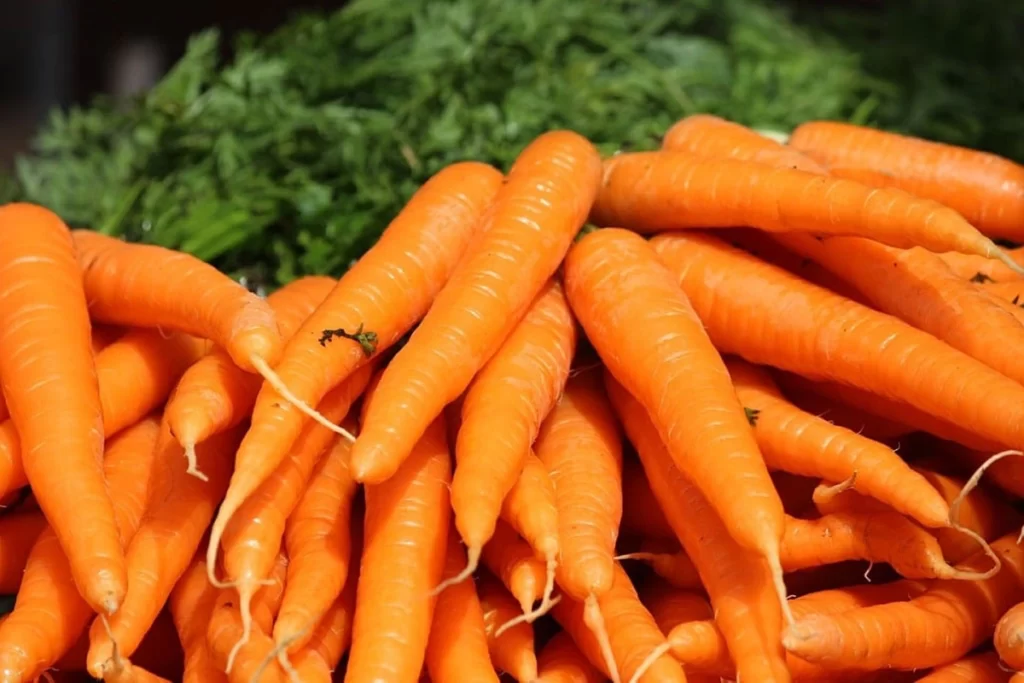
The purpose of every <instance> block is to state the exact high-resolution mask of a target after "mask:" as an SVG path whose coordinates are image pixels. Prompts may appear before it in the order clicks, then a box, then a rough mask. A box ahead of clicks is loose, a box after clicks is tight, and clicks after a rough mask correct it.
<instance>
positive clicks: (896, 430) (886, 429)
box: [775, 373, 914, 442]
mask: <svg viewBox="0 0 1024 683" xmlns="http://www.w3.org/2000/svg"><path fill="white" fill-rule="evenodd" d="M779 374H783V377H782V379H784V380H785V379H790V378H793V379H795V383H794V382H780V384H781V385H782V386H781V388H782V390H783V394H784V395H785V396H786V398H787V399H789V400H790V401H791V402H792V403H793V405H795V406H796V407H798V408H800V410H803V411H804V412H807V413H810V414H811V415H815V416H817V417H820V418H821V419H823V420H828V421H829V422H831V423H832V424H834V425H836V426H838V427H843V428H845V429H849V430H850V431H851V432H856V433H858V434H860V435H862V436H866V437H867V438H869V439H874V440H875V441H884V442H889V441H891V440H894V439H898V438H899V437H901V436H906V435H908V434H910V433H912V432H913V431H914V429H913V427H910V426H908V425H905V424H902V423H900V422H898V421H895V420H889V419H886V418H885V417H882V416H880V415H877V414H875V413H871V412H868V411H866V410H862V409H861V408H855V407H854V406H852V405H849V404H847V403H843V402H842V401H838V400H835V399H833V398H829V397H828V396H827V395H826V394H827V393H828V389H827V387H826V386H825V385H816V384H815V383H814V382H811V381H809V380H805V379H803V378H800V377H795V376H793V375H785V374H784V373H775V377H776V379H779V377H778V376H779ZM815 389H817V390H818V391H815Z"/></svg>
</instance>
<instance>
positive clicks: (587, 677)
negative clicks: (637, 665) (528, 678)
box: [537, 631, 605, 683]
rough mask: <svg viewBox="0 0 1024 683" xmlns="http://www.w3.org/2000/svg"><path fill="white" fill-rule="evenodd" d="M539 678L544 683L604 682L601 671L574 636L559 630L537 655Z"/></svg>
mask: <svg viewBox="0 0 1024 683" xmlns="http://www.w3.org/2000/svg"><path fill="white" fill-rule="evenodd" d="M537 671H538V676H537V680H538V681H542V682H543V683H604V680H605V679H604V677H603V676H602V675H601V672H600V671H598V670H597V669H595V668H594V666H593V665H592V664H591V663H590V662H588V661H587V658H586V657H585V656H584V654H583V653H582V652H580V650H579V648H578V647H576V643H574V642H573V641H572V637H571V636H569V634H568V633H567V632H565V631H559V632H558V633H556V634H555V636H554V637H553V638H552V639H551V640H549V641H548V642H547V645H545V646H544V647H543V649H541V651H540V653H539V654H538V655H537Z"/></svg>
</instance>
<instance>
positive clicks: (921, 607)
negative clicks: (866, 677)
mask: <svg viewBox="0 0 1024 683" xmlns="http://www.w3.org/2000/svg"><path fill="white" fill-rule="evenodd" d="M992 549H993V550H994V551H995V552H996V553H997V554H998V555H999V556H1000V557H1001V559H1002V571H1000V572H998V573H996V574H995V576H992V577H990V578H988V579H986V580H984V581H956V580H948V579H947V580H939V581H935V582H933V583H932V584H931V586H930V587H929V588H928V590H926V591H925V592H924V593H922V594H921V595H919V596H917V597H915V598H913V599H912V600H910V601H909V602H899V603H892V604H887V605H879V606H874V607H864V608H861V609H856V610H852V611H850V612H845V613H843V614H840V615H830V616H821V615H819V616H809V617H806V618H804V619H802V620H800V621H798V622H797V623H795V624H794V625H793V626H790V627H789V628H788V629H787V631H786V633H785V634H784V638H783V643H784V645H785V647H786V649H787V650H789V651H790V652H792V653H793V654H795V655H796V656H798V657H800V658H801V659H805V660H807V661H809V662H813V663H818V664H822V665H824V666H828V667H831V668H835V667H845V668H852V669H858V670H874V669H880V668H882V667H889V668H894V669H908V670H909V669H922V668H926V667H931V666H939V665H942V664H947V663H949V662H953V661H955V660H957V659H959V658H960V657H962V656H964V655H965V654H967V653H968V652H969V651H970V650H972V649H973V648H974V647H976V646H977V645H979V644H981V642H982V641H983V640H985V639H986V638H988V637H989V636H990V635H991V634H992V631H993V629H994V628H995V626H996V621H997V620H998V619H999V617H1000V616H1001V615H1002V614H1003V613H1004V612H1005V611H1006V610H1007V609H1009V608H1010V607H1011V606H1013V605H1014V604H1016V603H1017V602H1020V601H1022V600H1024V548H1022V547H1020V546H1018V545H1017V538H1016V534H1012V535H1008V536H1004V537H1002V538H1001V539H999V540H998V541H996V542H995V543H993V544H992ZM989 563H991V560H990V559H989V558H988V557H986V556H985V554H983V553H978V554H977V555H975V556H974V557H972V558H971V560H969V561H968V566H970V567H971V568H973V569H983V568H985V567H987V566H988V564H989Z"/></svg>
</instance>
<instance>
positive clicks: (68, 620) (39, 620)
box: [0, 418, 160, 681]
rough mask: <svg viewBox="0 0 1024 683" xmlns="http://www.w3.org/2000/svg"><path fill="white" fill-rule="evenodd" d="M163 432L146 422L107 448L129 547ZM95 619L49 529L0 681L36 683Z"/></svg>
mask: <svg viewBox="0 0 1024 683" xmlns="http://www.w3.org/2000/svg"><path fill="white" fill-rule="evenodd" d="M159 429H160V423H159V421H158V420H157V419H155V418H147V419H145V420H143V421H142V422H139V423H138V424H137V425H135V426H134V427H131V428H130V429H128V430H126V431H125V432H123V433H122V434H121V435H120V436H118V437H115V438H114V439H112V440H111V441H110V442H109V443H108V444H107V448H106V455H105V458H104V463H103V466H104V474H105V478H106V481H107V483H108V485H109V486H110V491H111V498H112V501H113V504H114V515H115V520H116V523H117V526H118V528H119V529H120V532H121V534H122V537H123V540H124V542H125V543H127V542H130V541H131V538H132V536H133V535H134V534H135V532H136V529H138V527H139V522H140V518H141V517H142V515H143V512H144V510H145V508H146V504H147V501H148V500H149V498H150V496H151V495H154V494H155V493H156V489H155V488H154V487H153V475H154V471H155V469H156V468H157V467H159V464H158V462H157V458H156V454H155V453H154V448H153V447H154V445H155V443H156V438H157V434H158V433H159ZM92 615H93V610H92V609H91V608H90V607H89V605H88V604H87V603H86V602H85V600H84V599H83V598H82V597H81V596H80V595H79V593H78V591H77V590H76V587H75V583H74V579H73V573H72V570H71V567H70V566H69V564H68V558H67V556H66V555H65V553H64V552H63V550H62V548H61V546H60V544H59V542H58V540H57V536H56V534H55V533H54V531H53V529H52V528H47V529H46V530H45V531H43V532H42V534H41V535H40V536H39V537H38V540H37V541H36V543H35V545H34V546H33V547H32V551H31V553H30V554H29V557H28V562H27V563H26V565H25V577H24V580H23V582H22V586H21V588H20V590H19V591H18V597H17V601H16V602H15V606H14V611H13V612H12V613H11V615H10V616H9V617H8V618H7V619H6V620H5V621H4V622H3V624H2V625H0V680H7V681H14V680H17V681H22V680H23V681H31V680H34V679H35V678H36V677H37V676H39V675H40V674H42V673H43V672H44V671H45V670H46V669H48V668H49V667H51V666H52V665H53V664H54V663H56V662H57V660H58V659H60V658H61V656H63V655H64V654H65V653H66V652H67V651H68V650H70V649H71V648H72V646H73V645H74V644H75V641H77V640H78V638H79V636H80V635H81V634H82V633H83V632H84V631H85V628H86V626H88V624H89V618H90V617H91V616H92Z"/></svg>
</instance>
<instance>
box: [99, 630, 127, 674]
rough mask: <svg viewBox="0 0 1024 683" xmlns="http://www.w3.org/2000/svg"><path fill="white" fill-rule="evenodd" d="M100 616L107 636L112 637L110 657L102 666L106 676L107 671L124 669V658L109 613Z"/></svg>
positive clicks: (101, 668)
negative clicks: (108, 616)
mask: <svg viewBox="0 0 1024 683" xmlns="http://www.w3.org/2000/svg"><path fill="white" fill-rule="evenodd" d="M99 617H100V623H101V624H103V630H104V631H106V633H107V638H109V639H110V657H109V658H108V659H107V661H105V662H103V664H102V666H100V670H101V671H102V673H103V677H104V678H106V677H107V673H112V672H116V671H121V670H123V669H124V660H123V659H121V648H119V647H118V646H117V640H116V639H115V638H114V631H113V630H112V629H111V628H110V622H109V621H107V615H105V614H101V615H99Z"/></svg>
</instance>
